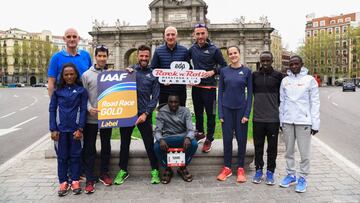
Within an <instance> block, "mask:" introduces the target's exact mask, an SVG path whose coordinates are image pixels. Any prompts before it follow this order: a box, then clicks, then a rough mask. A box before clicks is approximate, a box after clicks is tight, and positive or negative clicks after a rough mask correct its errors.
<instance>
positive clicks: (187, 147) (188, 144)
mask: <svg viewBox="0 0 360 203" xmlns="http://www.w3.org/2000/svg"><path fill="white" fill-rule="evenodd" d="M190 147H191V140H190V138H188V137H185V139H184V144H183V148H184V151H186V150H187V149H189V148H190Z"/></svg>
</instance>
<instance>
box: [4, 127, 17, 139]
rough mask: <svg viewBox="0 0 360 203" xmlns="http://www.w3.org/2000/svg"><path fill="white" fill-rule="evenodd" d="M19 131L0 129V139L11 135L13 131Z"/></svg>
mask: <svg viewBox="0 0 360 203" xmlns="http://www.w3.org/2000/svg"><path fill="white" fill-rule="evenodd" d="M17 130H20V128H8V129H0V137H1V136H3V135H6V134H8V133H12V132H14V131H17Z"/></svg>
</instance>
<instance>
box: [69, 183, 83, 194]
mask: <svg viewBox="0 0 360 203" xmlns="http://www.w3.org/2000/svg"><path fill="white" fill-rule="evenodd" d="M71 190H72V191H73V194H74V195H78V194H80V193H81V187H80V182H79V181H75V180H73V181H72V183H71Z"/></svg>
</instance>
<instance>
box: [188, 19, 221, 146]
mask: <svg viewBox="0 0 360 203" xmlns="http://www.w3.org/2000/svg"><path fill="white" fill-rule="evenodd" d="M193 35H194V37H195V40H196V42H195V43H194V44H193V45H192V46H191V47H190V49H189V53H190V58H191V60H192V62H193V65H194V69H196V70H205V71H206V76H205V78H202V79H201V82H200V84H199V85H195V86H193V87H192V100H193V105H194V111H195V118H196V130H197V133H196V134H195V138H196V140H198V141H200V140H203V139H205V134H204V117H203V115H204V108H205V111H206V116H207V136H206V141H205V143H204V145H203V148H202V151H203V152H209V151H210V150H211V142H212V141H213V140H214V131H215V115H216V80H215V75H216V74H218V73H219V72H220V71H219V70H220V69H221V68H222V67H225V66H226V62H225V60H224V57H223V55H222V53H221V51H220V49H219V48H217V47H216V46H215V45H214V44H213V43H211V41H210V40H209V39H208V30H207V27H206V25H205V24H196V25H195V29H194V33H193Z"/></svg>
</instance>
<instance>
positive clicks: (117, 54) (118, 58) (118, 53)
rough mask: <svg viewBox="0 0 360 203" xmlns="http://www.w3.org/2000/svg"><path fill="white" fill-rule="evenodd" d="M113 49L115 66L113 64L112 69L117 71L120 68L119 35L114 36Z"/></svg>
mask: <svg viewBox="0 0 360 203" xmlns="http://www.w3.org/2000/svg"><path fill="white" fill-rule="evenodd" d="M114 47H115V55H114V57H115V64H114V66H115V67H114V68H115V69H119V68H120V62H121V56H120V36H119V34H118V35H116V36H115V42H114Z"/></svg>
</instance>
